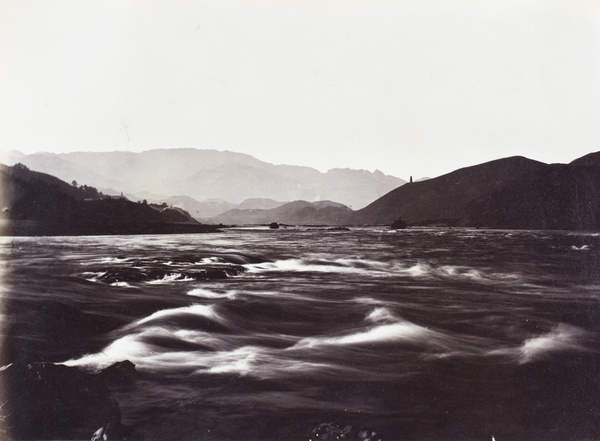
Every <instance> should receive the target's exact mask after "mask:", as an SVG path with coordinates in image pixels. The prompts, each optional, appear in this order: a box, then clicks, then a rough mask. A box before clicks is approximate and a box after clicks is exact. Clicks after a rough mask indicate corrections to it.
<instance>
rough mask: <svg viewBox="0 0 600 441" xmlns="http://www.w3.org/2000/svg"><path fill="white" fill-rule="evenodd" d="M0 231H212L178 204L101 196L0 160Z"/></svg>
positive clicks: (89, 232)
mask: <svg viewBox="0 0 600 441" xmlns="http://www.w3.org/2000/svg"><path fill="white" fill-rule="evenodd" d="M0 206H1V207H2V211H0V226H1V228H0V234H2V235H15V236H16V235H86V234H160V233H184V232H185V233H192V232H205V231H214V230H215V228H214V227H210V226H205V225H201V224H199V223H198V222H197V221H196V220H194V219H192V218H191V217H190V216H189V215H188V214H186V213H185V212H183V211H182V210H180V209H172V208H168V207H166V206H165V207H151V206H150V205H148V204H143V203H135V202H131V201H129V200H127V199H124V198H111V197H109V196H103V195H102V194H100V193H99V192H98V191H97V190H96V189H95V188H93V187H88V186H87V185H83V186H76V185H73V184H71V185H70V184H67V183H66V182H63V181H61V180H60V179H58V178H56V177H54V176H51V175H48V174H45V173H39V172H35V171H31V170H29V169H28V168H27V167H26V166H23V165H21V164H18V165H15V166H14V167H7V166H5V165H0Z"/></svg>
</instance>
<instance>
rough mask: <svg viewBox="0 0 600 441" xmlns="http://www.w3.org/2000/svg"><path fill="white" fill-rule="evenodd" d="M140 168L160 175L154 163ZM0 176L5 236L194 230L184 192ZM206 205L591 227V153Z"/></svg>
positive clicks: (414, 220) (599, 155)
mask: <svg viewBox="0 0 600 441" xmlns="http://www.w3.org/2000/svg"><path fill="white" fill-rule="evenodd" d="M148 173H149V174H152V175H155V176H160V175H162V174H163V172H162V169H161V168H160V167H156V168H154V169H152V170H151V172H150V171H149V172H148ZM0 178H1V179H2V180H1V182H0V184H1V187H0V190H2V191H0V205H1V207H4V208H3V210H2V212H1V216H0V220H2V219H4V224H5V225H6V222H9V224H11V222H12V225H13V227H12V228H13V230H12V233H14V234H17V233H19V231H20V230H19V231H18V230H15V225H19V226H20V227H19V228H22V229H24V230H23V231H25V232H27V231H30V230H27V228H29V226H30V225H34V226H35V225H37V226H36V227H35V228H37V230H35V228H34V230H32V231H37V233H35V234H59V233H60V234H108V233H112V234H122V233H124V232H127V231H129V232H153V231H156V232H165V231H167V230H168V228H173V225H188V226H187V227H185V228H192V229H193V228H198V229H199V230H201V228H200V227H198V226H199V225H200V224H198V223H197V222H196V221H194V220H193V219H192V218H191V217H190V216H189V215H188V213H187V212H186V211H184V210H181V209H177V208H171V207H170V204H172V205H173V206H183V207H184V208H185V209H186V210H189V209H190V207H193V206H194V204H198V203H199V202H198V201H195V200H194V199H192V198H190V197H186V196H177V197H173V198H171V199H168V201H163V203H162V204H160V205H154V206H153V205H151V204H149V203H148V202H147V201H139V202H138V203H135V202H130V201H127V200H126V199H123V198H120V197H118V196H117V197H115V196H113V197H112V198H106V197H101V195H98V194H97V193H98V192H97V191H96V190H95V189H93V188H91V187H87V186H86V185H83V186H77V185H73V184H71V185H70V184H67V183H65V182H62V181H60V180H59V179H57V178H55V177H52V176H49V175H47V174H43V173H36V172H33V171H30V170H28V169H27V167H25V166H23V165H18V166H15V167H6V166H1V167H0ZM83 182H85V181H83ZM203 203H206V201H205V202H203ZM211 203H212V204H214V207H213V212H214V213H217V212H219V211H221V210H224V211H223V212H221V213H220V214H216V215H214V217H213V218H212V222H214V223H223V224H266V223H271V222H279V223H285V224H296V225H336V226H353V225H354V226H358V225H391V224H392V222H393V221H394V220H396V219H398V218H402V219H403V220H404V221H405V222H406V223H408V225H409V226H457V227H461V226H464V227H482V228H507V229H565V230H593V231H600V152H596V153H591V154H589V155H586V156H584V157H582V158H579V159H576V160H574V161H572V162H571V163H570V164H544V163H542V162H538V161H533V160H531V159H527V158H524V157H520V156H515V157H510V158H504V159H498V160H495V161H491V162H487V163H484V164H480V165H476V166H472V167H466V168H461V169H459V170H456V171H454V172H451V173H448V174H446V175H443V176H440V177H437V178H433V179H428V180H424V181H420V182H411V183H408V184H406V185H402V186H399V187H398V188H395V189H394V190H392V191H390V192H388V193H387V194H385V195H384V196H382V197H380V198H378V199H377V200H375V201H374V202H372V203H371V204H369V205H367V206H366V207H364V208H362V209H360V210H357V211H353V210H352V209H351V208H350V207H348V206H346V205H344V204H341V203H339V202H332V201H318V202H308V201H303V200H296V201H293V202H289V203H283V202H278V201H276V200H273V199H267V198H263V199H249V200H246V201H245V202H243V203H242V204H238V205H235V206H233V207H232V206H231V205H230V204H231V203H226V202H224V201H222V200H213V201H212V202H211ZM204 210H206V208H204ZM165 225H169V227H165ZM189 225H192V226H193V227H189ZM32 228H33V227H32ZM180 228H183V227H180ZM174 231H175V230H174ZM24 234H25V233H24Z"/></svg>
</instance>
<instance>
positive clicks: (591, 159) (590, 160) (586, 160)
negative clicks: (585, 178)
mask: <svg viewBox="0 0 600 441" xmlns="http://www.w3.org/2000/svg"><path fill="white" fill-rule="evenodd" d="M570 165H575V166H577V167H582V166H583V167H600V152H595V153H590V154H588V155H585V156H582V157H581V158H577V159H575V160H574V161H571V163H570Z"/></svg>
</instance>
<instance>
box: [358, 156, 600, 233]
mask: <svg viewBox="0 0 600 441" xmlns="http://www.w3.org/2000/svg"><path fill="white" fill-rule="evenodd" d="M599 159H600V154H599V153H594V154H591V155H587V156H585V157H583V158H580V159H578V160H575V161H573V162H572V163H571V164H569V165H566V164H551V165H548V164H544V163H541V162H538V161H533V160H530V159H527V158H523V157H511V158H505V159H499V160H496V161H491V162H487V163H484V164H480V165H476V166H473V167H467V168H462V169H459V170H456V171H454V172H452V173H448V174H446V175H443V176H440V177H438V178H434V179H429V180H426V181H422V182H413V183H410V184H407V185H404V186H402V187H399V188H397V189H395V190H393V191H391V192H390V193H388V194H386V195H385V196H383V197H381V198H380V199H378V200H376V201H375V202H373V203H372V204H370V205H368V206H367V207H365V208H363V209H362V210H359V211H357V212H354V213H351V215H350V216H349V217H348V219H347V222H348V223H349V224H391V223H392V222H393V220H394V219H396V218H397V217H399V216H401V217H402V218H403V219H404V220H406V221H407V222H408V223H409V224H413V225H431V224H434V225H435V224H443V225H455V226H481V227H494V228H525V229H529V228H530V229H600V166H599V165H598V164H599V162H600V160H599Z"/></svg>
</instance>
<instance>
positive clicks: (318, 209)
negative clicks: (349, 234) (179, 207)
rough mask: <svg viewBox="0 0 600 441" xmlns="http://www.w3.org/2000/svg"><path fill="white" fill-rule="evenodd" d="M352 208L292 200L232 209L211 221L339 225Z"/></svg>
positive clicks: (327, 202) (335, 204) (337, 204)
mask: <svg viewBox="0 0 600 441" xmlns="http://www.w3.org/2000/svg"><path fill="white" fill-rule="evenodd" d="M351 212H352V210H351V209H350V208H348V207H347V206H345V205H343V204H340V203H337V202H332V201H319V202H306V201H294V202H289V203H287V204H284V205H281V206H279V207H276V208H272V209H269V210H261V209H246V210H241V209H233V210H229V211H226V212H225V213H222V214H220V215H219V216H216V217H214V218H213V222H215V223H217V222H219V223H226V224H266V223H270V222H279V223H283V224H294V225H339V224H341V223H344V220H345V219H346V218H347V216H348V214H349V213H351Z"/></svg>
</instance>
